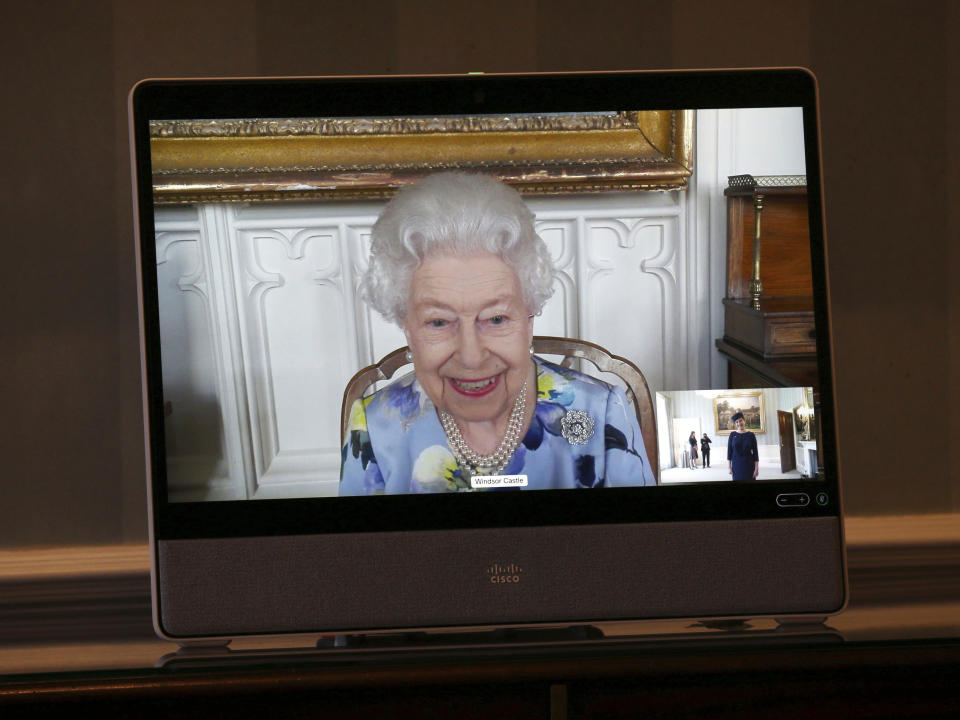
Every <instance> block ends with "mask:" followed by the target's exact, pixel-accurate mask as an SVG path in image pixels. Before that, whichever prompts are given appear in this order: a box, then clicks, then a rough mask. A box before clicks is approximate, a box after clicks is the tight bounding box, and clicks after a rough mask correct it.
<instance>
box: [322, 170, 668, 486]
mask: <svg viewBox="0 0 960 720" xmlns="http://www.w3.org/2000/svg"><path fill="white" fill-rule="evenodd" d="M553 279H554V269H553V265H552V262H551V260H550V256H549V253H548V251H547V248H546V245H545V244H544V242H543V240H542V239H541V238H540V237H539V236H538V235H537V234H536V232H535V230H534V227H533V215H532V213H531V212H530V211H529V209H527V207H526V205H525V204H524V203H523V200H522V199H521V198H520V196H519V194H517V192H516V191H514V190H512V189H511V188H509V187H507V186H506V185H504V184H502V183H500V182H497V181H496V180H494V179H492V178H490V177H486V176H483V175H470V174H466V173H438V174H435V175H431V176H429V177H427V178H426V179H424V180H422V181H421V182H419V183H418V184H416V185H413V186H410V187H407V188H404V189H403V190H401V191H400V192H398V193H397V195H396V197H395V198H394V199H393V200H392V201H391V202H390V203H389V204H388V205H387V206H386V208H385V209H384V210H383V213H382V214H381V215H380V218H379V219H378V220H377V222H376V224H375V225H374V226H373V231H372V242H371V251H370V264H369V268H368V270H367V272H366V275H365V276H364V278H363V281H362V285H361V287H362V293H363V296H364V298H365V299H366V301H367V302H368V303H369V304H370V305H371V306H372V307H373V308H374V309H376V310H377V311H378V312H380V313H381V314H382V315H383V316H384V317H385V318H386V319H387V320H389V321H392V322H395V323H397V325H399V326H400V327H401V328H402V329H403V331H404V333H405V335H406V338H407V344H408V346H409V353H408V359H410V360H411V361H412V362H413V368H414V372H413V373H412V374H410V375H407V376H405V377H402V378H400V379H398V380H396V381H394V382H393V383H391V384H390V385H388V386H387V387H385V388H383V389H381V390H379V391H378V392H376V393H374V394H373V395H371V396H369V397H366V398H363V399H362V400H357V401H356V402H355V403H354V404H353V407H352V408H351V409H350V416H349V421H348V426H347V433H346V437H345V438H344V447H343V463H342V466H341V476H340V494H341V495H368V494H375V493H422V492H456V491H466V490H481V489H502V488H505V487H508V488H513V489H516V488H524V489H556V488H594V487H604V486H607V487H609V486H622V485H653V484H654V477H653V473H652V471H651V468H650V465H649V463H648V461H647V455H646V450H645V448H644V444H643V438H642V436H641V434H640V427H639V425H638V423H637V419H636V415H635V414H634V411H633V408H632V407H631V406H630V405H629V404H628V402H627V400H626V397H625V396H624V394H623V391H622V390H620V389H619V388H613V387H611V386H609V385H607V384H606V383H603V382H600V381H599V380H595V379H593V378H591V377H588V376H586V375H583V374H581V373H578V372H575V371H573V370H568V369H565V368H561V367H559V366H557V365H554V364H551V363H549V362H546V361H544V360H542V359H540V358H537V357H534V356H533V349H532V345H531V343H532V339H533V317H534V316H535V315H536V314H537V313H538V312H539V311H540V309H541V308H542V307H543V305H544V303H545V302H546V301H547V299H548V298H549V297H550V295H551V294H552V291H553ZM505 475H506V476H513V479H512V480H506V481H496V480H494V479H491V478H490V477H489V476H505ZM485 478H486V479H485Z"/></svg>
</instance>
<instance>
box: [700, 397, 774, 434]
mask: <svg viewBox="0 0 960 720" xmlns="http://www.w3.org/2000/svg"><path fill="white" fill-rule="evenodd" d="M737 412H742V413H743V415H744V420H745V421H746V424H747V427H746V430H748V431H749V432H752V433H756V434H758V435H759V434H762V433H765V432H766V431H767V428H766V409H765V407H764V402H763V391H762V390H748V391H745V392H728V393H723V394H721V395H717V396H716V397H714V398H713V425H714V427H715V428H716V429H717V435H729V434H730V433H731V431H733V430H734V429H735V428H734V426H733V423H731V422H730V418H731V417H732V416H733V415H734V414H735V413H737Z"/></svg>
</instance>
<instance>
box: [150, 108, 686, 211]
mask: <svg viewBox="0 0 960 720" xmlns="http://www.w3.org/2000/svg"><path fill="white" fill-rule="evenodd" d="M694 114H695V113H694V111H692V110H652V111H610V112H602V113H567V114H563V113H560V114H549V115H532V114H522V115H521V114H518V115H496V116H492V115H480V116H454V117H446V116H445V117H412V116H411V117H392V118H385V117H378V118H296V119H269V118H264V119H245V120H166V121H153V122H151V123H150V150H151V165H152V173H153V183H154V184H153V192H154V200H155V202H156V203H157V204H161V205H169V204H185V203H198V202H265V201H282V200H332V199H338V200H355V199H383V198H386V197H389V196H390V195H391V194H392V193H393V192H395V191H396V190H397V188H399V187H401V186H403V185H406V184H409V183H412V182H415V181H416V180H418V179H420V178H421V177H423V176H424V175H427V174H429V173H432V172H436V171H438V170H446V169H462V170H472V171H479V172H488V173H490V174H492V175H494V176H496V177H498V178H499V179H500V180H503V181H504V182H507V183H509V184H511V185H513V186H514V187H516V188H517V189H518V190H519V191H520V192H521V193H524V194H562V193H574V192H602V191H607V190H615V191H616V190H620V191H626V190H682V189H685V188H686V187H687V182H688V179H689V177H690V175H691V174H692V172H693V147H694V145H693V143H694Z"/></svg>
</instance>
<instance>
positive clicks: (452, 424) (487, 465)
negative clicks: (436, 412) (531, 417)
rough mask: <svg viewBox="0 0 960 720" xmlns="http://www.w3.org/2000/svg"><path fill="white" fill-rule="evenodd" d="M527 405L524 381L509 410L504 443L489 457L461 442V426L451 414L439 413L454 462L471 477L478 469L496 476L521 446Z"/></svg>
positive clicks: (464, 441)
mask: <svg viewBox="0 0 960 720" xmlns="http://www.w3.org/2000/svg"><path fill="white" fill-rule="evenodd" d="M526 404H527V382H526V380H524V382H523V387H521V388H520V394H519V395H518V396H517V399H516V400H515V401H514V403H513V410H511V411H510V417H509V419H508V420H507V431H506V432H505V433H504V435H503V440H501V441H500V444H499V445H498V446H497V449H496V450H494V451H493V452H492V453H491V454H489V455H481V454H479V453H478V452H476V451H474V450H473V448H471V447H470V446H469V445H467V441H466V440H464V439H463V434H462V433H461V432H460V426H459V425H457V421H456V420H454V419H453V415H451V414H450V413H448V412H446V411H445V410H441V411H440V424H441V425H443V431H444V433H446V435H447V440H448V441H449V442H450V449H451V450H453V455H454V457H455V458H456V459H457V463H458V464H459V465H460V466H461V467H464V466H466V467H465V468H464V469H466V470H468V471H469V473H470V475H471V476H473V475H476V474H478V472H477V471H478V470H482V471H483V472H482V473H480V474H484V475H496V474H497V473H499V472H500V471H501V470H503V468H504V466H505V465H506V464H507V462H508V461H509V460H510V458H511V457H513V452H514V451H515V450H516V449H517V445H519V444H520V430H521V429H522V428H523V415H524V410H525V409H526Z"/></svg>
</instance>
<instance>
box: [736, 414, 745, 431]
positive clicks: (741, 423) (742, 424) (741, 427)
mask: <svg viewBox="0 0 960 720" xmlns="http://www.w3.org/2000/svg"><path fill="white" fill-rule="evenodd" d="M734 425H736V426H737V432H743V431H744V430H746V429H747V422H746V421H745V420H744V419H743V418H742V417H738V418H737V419H736V420H735V421H734Z"/></svg>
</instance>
